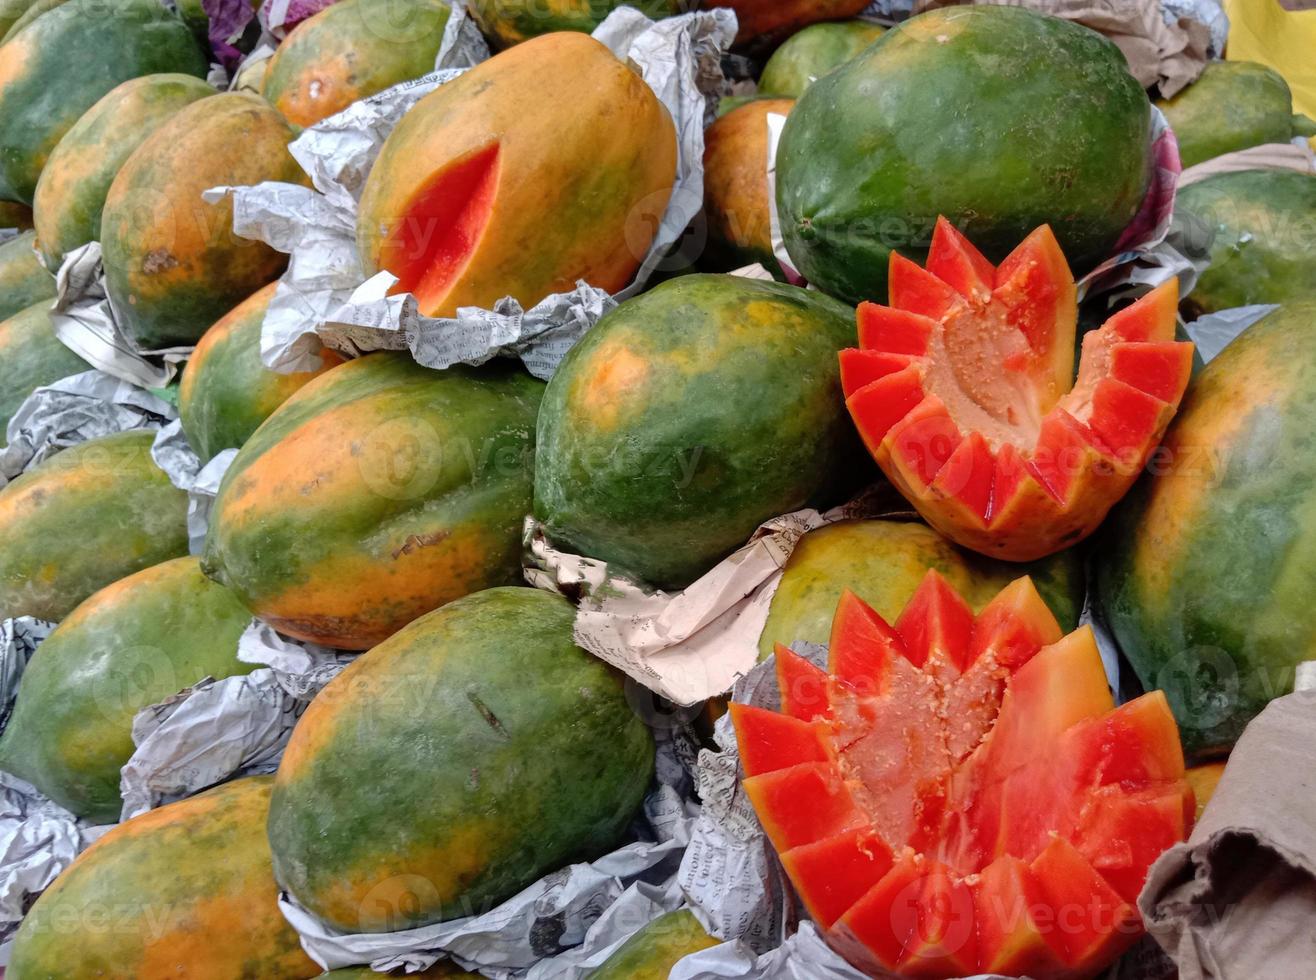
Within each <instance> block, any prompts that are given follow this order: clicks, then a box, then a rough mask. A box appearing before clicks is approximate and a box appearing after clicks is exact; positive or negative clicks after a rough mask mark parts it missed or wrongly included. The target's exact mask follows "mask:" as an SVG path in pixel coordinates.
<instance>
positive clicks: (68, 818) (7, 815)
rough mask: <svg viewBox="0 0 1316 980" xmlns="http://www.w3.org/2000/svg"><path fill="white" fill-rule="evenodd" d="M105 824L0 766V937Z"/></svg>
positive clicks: (9, 934)
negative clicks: (90, 819)
mask: <svg viewBox="0 0 1316 980" xmlns="http://www.w3.org/2000/svg"><path fill="white" fill-rule="evenodd" d="M109 829H110V827H109V826H98V825H96V824H91V823H88V822H87V821H85V820H79V819H78V818H77V817H75V816H73V814H71V813H69V811H68V810H65V809H64V808H63V807H62V806H60V805H59V804H58V803H55V802H54V801H52V800H49V799H47V798H46V797H44V796H42V795H41V793H39V792H38V791H37V790H36V788H35V787H33V786H32V785H30V784H29V783H26V782H24V781H23V780H21V779H18V778H17V777H15V776H11V775H10V774H9V773H7V772H0V939H5V940H7V939H9V938H11V937H12V936H13V934H14V932H15V931H16V930H17V929H18V924H19V923H20V922H21V921H22V920H23V916H24V915H25V914H26V913H27V910H28V908H29V907H30V906H31V904H32V902H33V901H35V900H36V898H37V896H38V895H40V894H41V893H42V892H43V891H45V890H46V888H47V887H48V886H49V885H50V883H51V882H52V881H54V880H55V878H56V877H58V875H59V874H60V872H61V871H63V870H64V869H65V868H67V867H68V866H69V865H70V864H72V863H73V859H74V858H76V857H77V856H78V855H79V854H81V853H82V852H83V851H85V850H86V849H87V848H88V847H90V846H91V845H92V844H93V843H95V841H96V840H97V839H98V838H99V837H100V836H101V835H102V834H104V833H105V832H106V831H107V830H109Z"/></svg>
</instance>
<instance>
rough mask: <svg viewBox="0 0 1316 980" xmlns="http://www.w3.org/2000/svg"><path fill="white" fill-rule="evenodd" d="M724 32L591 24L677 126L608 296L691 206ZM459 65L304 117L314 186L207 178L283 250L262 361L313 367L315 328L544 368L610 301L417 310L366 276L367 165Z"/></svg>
mask: <svg viewBox="0 0 1316 980" xmlns="http://www.w3.org/2000/svg"><path fill="white" fill-rule="evenodd" d="M450 23H451V22H450ZM734 35H735V15H734V14H732V13H731V12H730V11H728V10H723V9H718V10H713V11H706V12H701V13H693V14H686V15H682V16H680V17H672V18H667V19H665V20H662V21H659V22H657V23H655V22H653V21H650V20H649V19H648V18H646V17H644V16H643V15H641V14H640V13H638V12H637V11H635V10H633V9H630V8H620V9H618V10H616V11H614V12H613V13H612V14H610V15H609V17H608V18H607V20H605V21H604V22H603V24H601V25H600V26H599V28H598V30H596V31H595V37H597V38H599V39H600V40H601V41H602V42H603V43H605V44H607V45H608V46H609V47H610V48H611V49H612V50H613V52H614V53H616V54H617V55H618V56H619V57H623V58H627V59H629V60H630V61H631V63H633V64H634V65H635V66H636V67H637V68H638V69H639V70H640V72H641V73H642V75H643V76H644V79H645V81H647V82H648V83H649V84H650V86H651V87H653V89H654V91H655V92H656V94H657V95H658V97H659V99H660V100H662V102H663V103H664V105H666V106H667V108H668V110H669V111H670V112H671V115H672V118H673V121H674V122H675V124H676V127H677V133H678V137H679V149H680V154H679V162H678V172H677V181H676V186H675V188H674V189H673V192H672V196H671V200H670V202H669V204H668V208H667V212H666V214H665V215H664V216H663V219H662V221H661V223H660V228H659V231H658V235H657V237H656V238H655V240H654V242H653V245H652V246H651V248H650V250H649V253H648V255H647V256H646V258H645V260H644V262H643V264H642V266H641V269H640V272H639V273H638V274H637V276H636V280H635V282H634V283H633V284H632V285H631V286H629V287H627V289H624V290H622V292H621V293H619V294H618V298H624V297H625V296H628V295H631V294H632V293H633V292H635V291H638V289H640V288H642V286H643V284H644V282H645V281H646V280H647V278H648V275H649V274H650V272H652V271H653V269H654V268H655V267H657V266H658V264H659V263H660V262H661V261H662V260H663V257H664V255H665V254H666V252H667V251H668V249H669V248H670V246H671V245H672V244H673V243H674V242H676V240H677V239H678V238H679V237H680V235H681V233H682V232H683V231H684V230H685V228H686V227H687V225H689V223H690V221H691V219H692V218H693V217H694V216H695V215H696V214H697V213H698V212H699V210H700V208H701V207H702V204H703V149H704V142H703V141H704V123H705V117H706V111H707V104H706V98H705V97H706V95H709V94H714V93H716V92H717V91H718V90H719V88H720V86H721V83H722V74H721V55H722V53H723V52H724V51H725V50H727V48H728V47H729V46H730V44H731V41H732V38H733V37H734ZM441 60H442V59H441ZM456 74H457V72H456V71H437V72H434V73H433V74H431V75H427V76H424V77H423V78H420V79H416V80H414V81H411V82H406V83H404V84H402V85H399V86H395V87H394V88H392V89H389V90H387V91H385V92H382V93H380V94H379V95H375V96H372V97H371V98H368V99H363V100H362V101H360V102H357V103H355V104H354V105H352V106H349V107H348V108H347V109H345V110H343V112H341V113H339V114H338V115H336V116H331V117H330V118H329V119H326V120H324V121H323V122H321V123H318V124H316V125H315V126H312V127H310V128H309V129H308V130H307V131H306V132H304V133H303V134H302V135H301V136H300V137H299V138H298V139H297V140H295V141H294V142H293V143H292V144H291V146H290V147H289V149H290V152H291V153H292V154H293V156H294V158H296V160H297V161H298V163H300V164H301V165H302V167H303V169H304V170H305V171H306V172H307V174H309V175H310V177H311V180H312V183H313V184H314V186H315V190H309V189H307V188H301V187H296V186H294V185H289V184H278V183H264V184H260V185H257V186H255V187H248V188H216V189H214V190H213V191H210V192H208V194H209V195H211V197H212V198H213V196H214V195H217V194H223V193H230V194H232V195H233V203H234V228H235V230H236V231H237V233H238V234H240V235H244V236H246V237H249V238H255V239H259V240H261V241H264V242H266V243H267V244H269V245H270V246H271V247H273V248H276V249H278V250H280V251H283V252H287V253H289V255H290V260H289V265H288V270H287V272H286V273H285V274H284V276H283V278H282V280H281V281H280V284H279V287H278V288H277V290H276V291H275V295H274V297H273V298H272V300H271V302H270V306H269V309H268V311H267V312H266V316H265V323H264V330H263V333H262V337H261V357H262V360H263V361H264V362H265V364H266V366H268V367H269V368H271V369H272V370H275V371H280V372H292V371H305V370H311V369H313V366H314V365H315V364H316V363H318V362H316V360H315V358H314V356H313V355H314V354H315V353H316V352H317V351H318V350H319V347H320V343H321V341H323V342H324V343H326V344H328V345H329V346H332V347H335V348H337V349H339V350H341V351H343V352H345V353H348V354H357V353H361V352H364V351H368V350H379V349H395V350H408V349H409V350H410V351H411V352H412V355H413V356H414V357H415V358H416V360H417V361H418V362H419V363H421V364H424V365H426V366H427V367H433V368H445V367H449V366H451V365H452V364H455V363H480V362H481V361H483V360H487V359H488V357H490V356H493V355H495V354H515V355H517V356H519V357H521V358H522V359H523V360H524V361H525V362H526V363H527V365H528V366H529V367H530V368H531V369H532V370H533V371H535V373H537V374H538V375H540V376H541V377H543V376H546V375H547V374H550V373H551V371H552V368H553V366H555V364H556V361H557V359H558V358H559V357H560V354H561V353H564V352H565V350H566V349H568V348H569V347H570V346H571V344H572V343H573V342H574V341H575V340H576V339H578V338H579V336H580V335H581V334H583V333H584V331H585V330H586V329H588V328H589V327H590V326H592V325H593V323H594V322H596V321H597V319H598V317H599V316H601V315H602V314H603V313H605V312H607V309H609V308H610V301H605V299H604V297H603V296H602V295H601V294H600V291H599V290H597V289H591V288H578V289H577V290H576V291H575V292H573V293H568V294H563V295H561V296H557V297H548V298H547V299H545V300H544V301H543V302H540V303H538V304H536V305H535V306H534V307H533V308H532V309H531V310H529V311H522V309H521V308H520V307H519V305H517V304H515V303H512V302H509V301H507V300H504V301H503V302H501V303H499V304H497V306H496V308H495V310H493V311H476V310H471V309H462V310H460V311H459V312H458V315H457V316H456V317H452V318H433V317H423V316H420V315H419V314H418V313H417V311H416V307H415V301H414V298H412V297H410V296H389V295H388V290H389V288H390V287H391V286H392V285H393V283H394V281H395V280H394V279H393V277H392V276H390V275H389V274H388V273H386V272H385V273H380V274H379V275H378V276H376V277H373V278H371V279H370V280H369V281H365V275H364V272H363V271H362V269H361V266H360V260H359V259H358V257H357V251H356V202H357V200H358V198H359V197H360V194H361V191H362V188H363V187H364V184H365V179H366V176H367V175H368V174H369V171H370V167H371V165H372V164H373V163H374V160H375V157H376V156H377V155H378V153H379V150H380V148H381V147H382V146H383V143H384V140H385V139H386V138H387V136H388V134H389V133H390V132H391V131H392V129H393V127H394V126H395V125H396V124H397V121H398V120H399V119H400V118H401V117H402V115H403V114H405V112H406V111H407V110H408V109H410V108H411V107H412V106H413V105H414V104H415V103H416V102H417V101H418V100H419V99H420V98H422V97H423V96H425V95H427V94H429V92H431V91H433V89H434V88H436V87H438V86H439V85H441V84H444V83H445V82H447V81H450V80H451V79H452V78H453V77H455V76H456Z"/></svg>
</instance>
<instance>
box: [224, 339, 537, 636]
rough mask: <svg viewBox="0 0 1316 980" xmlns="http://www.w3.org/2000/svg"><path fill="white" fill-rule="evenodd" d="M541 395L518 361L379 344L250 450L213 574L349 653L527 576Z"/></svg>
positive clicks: (281, 624)
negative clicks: (428, 358) (440, 361)
mask: <svg viewBox="0 0 1316 980" xmlns="http://www.w3.org/2000/svg"><path fill="white" fill-rule="evenodd" d="M542 393H543V384H542V383H541V382H539V381H536V380H535V379H534V378H531V377H530V376H529V375H528V374H526V373H525V372H523V371H521V370H520V369H519V368H518V367H514V366H512V365H510V364H507V363H506V362H504V363H501V364H487V365H484V366H483V367H481V368H479V369H472V368H465V367H453V368H450V369H448V370H446V371H433V370H430V369H429V368H426V367H422V366H420V365H419V364H416V363H415V362H414V361H413V360H412V359H411V358H410V356H409V355H405V354H398V353H393V352H381V353H376V354H370V355H368V356H366V357H361V358H357V359H356V360H353V361H348V362H347V363H345V364H341V365H339V366H337V367H335V368H332V369H331V370H329V371H326V372H325V373H324V374H322V375H321V376H320V377H318V378H316V379H314V380H312V381H311V382H309V383H308V384H306V385H305V386H304V387H303V388H301V390H299V391H298V392H297V393H296V394H294V395H293V396H292V397H291V398H289V399H288V400H287V401H286V402H284V403H283V404H282V405H281V406H280V407H279V408H278V409H277V410H276V411H275V412H274V414H273V415H271V416H270V417H269V418H268V419H267V420H266V421H265V423H264V424H263V425H261V427H260V428H259V429H257V430H256V432H255V433H254V434H253V435H252V436H251V437H250V438H249V439H248V440H247V441H246V443H245V444H244V445H243V447H242V449H241V450H240V451H239V452H238V455H237V458H236V459H235V460H234V461H233V465H232V466H231V467H230V468H229V471H228V473H227V474H226V475H225V477H224V481H223V484H222V485H221V486H220V490H219V496H218V498H217V499H216V501H215V506H214V509H213V510H212V513H211V522H210V532H209V535H208V537H207V540H206V548H205V562H204V564H205V567H206V569H207V573H208V574H210V575H212V576H213V577H215V578H216V579H218V580H219V581H221V582H224V583H225V584H226V585H228V586H229V587H230V588H232V589H233V590H234V591H235V592H237V594H238V595H239V596H240V597H241V598H242V600H243V602H245V603H246V605H247V607H248V608H249V609H250V610H251V611H252V612H253V613H255V614H257V615H259V616H260V617H261V618H262V619H263V620H265V621H266V622H268V623H270V624H271V625H273V626H275V627H276V628H277V629H279V630H280V631H282V632H284V633H287V634H289V635H290V636H296V637H298V638H300V639H306V640H311V641H313V642H317V643H324V644H326V645H329V646H334V647H338V648H341V649H351V650H365V649H368V648H369V647H372V646H374V645H375V644H376V643H379V642H381V641H382V640H384V639H386V638H387V637H388V636H390V635H392V634H393V633H395V632H396V631H397V630H399V629H400V628H401V627H403V626H405V625H406V624H407V623H409V622H411V621H412V620H413V619H415V618H416V617H418V616H420V615H422V614H423V613H426V612H429V611H430V610H432V609H434V608H436V607H438V606H441V605H443V604H444V603H446V602H450V601H452V600H453V599H457V598H459V597H461V596H464V595H466V594H468V593H470V592H475V591H478V590H480V589H484V588H488V587H490V586H494V585H504V584H509V583H512V582H516V581H519V580H520V578H521V561H520V557H521V524H522V520H523V518H524V516H525V514H526V513H527V512H528V510H529V508H530V499H531V491H532V487H531V482H532V478H531V467H532V463H533V442H534V425H535V417H536V413H537V412H538V408H539V400H540V398H541V396H542ZM345 433H346V434H347V437H346V438H345V437H344V434H345Z"/></svg>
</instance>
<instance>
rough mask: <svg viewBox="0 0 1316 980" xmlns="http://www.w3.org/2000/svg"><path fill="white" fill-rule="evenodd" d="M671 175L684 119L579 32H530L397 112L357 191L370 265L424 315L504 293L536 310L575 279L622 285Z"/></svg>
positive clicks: (360, 238)
mask: <svg viewBox="0 0 1316 980" xmlns="http://www.w3.org/2000/svg"><path fill="white" fill-rule="evenodd" d="M545 92H551V93H552V94H553V99H552V102H551V103H545V102H544V98H543V96H544V93H545ZM553 106H557V107H560V109H559V110H558V111H553V108H552V107H553ZM601 120H606V125H607V129H608V138H607V139H606V140H601V139H600V138H599V135H600V134H599V126H600V121H601ZM675 175H676V130H675V127H674V126H673V125H672V120H671V117H670V116H669V115H668V113H667V110H666V108H664V107H663V105H662V103H661V102H659V101H658V98H657V96H655V95H654V93H653V91H652V90H651V89H650V88H649V86H648V85H646V84H645V83H644V81H643V80H642V79H641V78H640V76H639V75H638V74H636V73H635V72H633V71H631V70H630V69H629V68H628V67H626V65H624V64H623V63H622V62H620V61H618V60H617V59H616V58H614V57H613V56H612V53H611V52H610V51H608V49H607V48H605V47H604V46H603V45H602V44H600V43H599V42H598V41H595V40H594V39H593V38H591V37H588V36H586V35H584V34H573V33H570V32H561V33H557V34H551V35H547V36H545V37H540V38H535V39H533V40H530V41H527V42H526V43H524V44H519V45H517V46H516V47H514V48H509V49H508V50H507V51H504V52H503V53H502V54H499V55H496V56H495V57H493V58H491V59H489V60H488V61H486V62H484V63H483V64H481V65H478V66H477V67H475V68H472V69H471V70H470V71H468V72H466V73H465V74H464V75H462V76H461V77H460V78H457V79H454V80H453V81H451V82H449V83H448V84H446V85H443V86H440V87H439V88H438V89H437V90H435V91H434V92H431V93H430V94H429V95H427V96H425V98H423V99H421V100H420V101H419V102H418V103H416V105H415V107H414V108H413V109H412V110H411V111H410V112H408V113H407V114H406V115H405V116H403V117H402V121H401V122H399V123H398V125H397V128H395V129H394V130H393V132H392V134H391V135H390V136H389V138H388V140H387V141H386V142H385V143H384V148H383V149H382V150H381V151H380V154H379V159H378V160H377V161H376V162H375V165H374V167H373V169H372V170H371V171H370V176H369V178H368V179H367V181H366V185H365V191H364V192H363V194H362V196H361V207H360V213H359V215H358V223H357V244H358V247H359V251H360V254H361V261H362V264H363V265H364V267H365V270H366V273H367V275H373V274H374V273H376V272H379V271H380V270H381V269H385V270H387V271H389V272H391V273H392V274H393V275H395V276H396V277H397V278H398V283H397V285H396V287H395V291H396V292H409V293H413V294H414V295H415V297H416V300H417V303H418V306H419V308H420V312H421V313H423V314H425V315H427V316H452V315H454V314H455V313H456V311H457V308H458V307H462V306H481V307H489V306H492V305H493V304H494V303H495V302H496V301H498V300H499V299H501V298H503V297H504V296H509V295H510V296H512V297H514V298H515V299H517V300H518V301H520V303H521V305H522V306H524V307H526V308H529V307H531V306H533V305H534V304H535V303H537V302H539V300H541V299H543V298H544V297H545V296H547V295H549V294H550V293H554V292H562V291H567V290H570V289H573V288H574V287H575V284H576V281H577V280H581V279H583V280H585V281H587V282H589V283H590V284H591V285H594V286H597V287H598V288H600V289H605V290H607V291H608V292H616V291H617V290H619V289H621V288H622V287H623V286H625V285H627V283H629V282H630V280H631V278H632V277H633V276H634V274H635V270H636V269H637V268H638V267H639V265H640V262H641V261H642V260H643V258H644V256H645V253H646V252H647V251H648V249H649V244H650V243H651V242H652V240H653V236H654V233H655V231H656V229H657V226H658V219H659V218H660V217H661V216H662V214H663V212H664V211H665V210H666V207H667V200H668V198H669V197H670V195H671V190H672V185H673V182H674V180H675Z"/></svg>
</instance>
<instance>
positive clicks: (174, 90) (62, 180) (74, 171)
mask: <svg viewBox="0 0 1316 980" xmlns="http://www.w3.org/2000/svg"><path fill="white" fill-rule="evenodd" d="M214 94H215V89H214V87H213V86H212V85H210V83H208V82H207V81H205V80H204V79H201V78H194V77H192V76H191V75H181V74H177V73H167V74H160V75H145V76H143V77H141V78H133V79H130V80H128V81H126V82H124V83H123V84H122V85H119V86H117V87H116V88H113V89H111V90H110V91H109V92H107V93H106V94H105V96H104V97H103V98H102V99H101V100H100V101H99V102H97V103H96V104H95V105H94V106H92V107H91V108H90V109H88V110H87V111H86V113H85V114H84V115H83V116H82V117H81V118H80V119H79V120H78V121H77V122H76V123H74V124H73V128H72V129H70V130H69V131H68V132H67V133H65V134H64V138H63V139H61V140H60V141H59V144H58V145H57V146H56V147H55V149H54V152H52V153H51V154H50V159H49V160H48V161H46V166H45V169H44V170H42V171H41V179H40V180H38V181H37V190H36V197H35V199H34V201H33V209H34V212H35V215H36V225H37V247H38V249H39V250H40V251H41V254H42V256H43V257H44V258H45V261H46V267H47V268H50V269H58V268H59V264H60V262H61V260H62V259H63V258H64V256H65V254H66V253H68V252H71V251H73V249H75V248H77V247H78V246H80V245H85V244H86V243H87V242H91V241H96V240H97V239H99V238H100V229H101V211H102V210H103V209H104V207H105V196H106V195H107V194H108V193H109V192H110V185H111V184H112V183H113V181H114V176H115V174H117V173H118V172H119V168H120V167H122V166H123V165H124V163H126V162H127V160H128V158H129V157H130V156H131V155H132V152H133V150H135V149H137V147H139V146H140V145H141V144H142V142H143V141H144V140H145V139H146V138H147V137H148V136H150V135H151V133H153V132H155V131H156V130H157V129H158V128H159V127H160V126H162V125H163V124H164V123H165V122H166V121H167V120H168V119H170V118H172V117H173V115H174V114H175V113H176V112H178V111H179V110H180V109H182V108H183V107H184V106H186V105H190V104H191V103H193V102H195V101H197V100H198V99H203V98H206V97H207V96H211V95H214Z"/></svg>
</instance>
